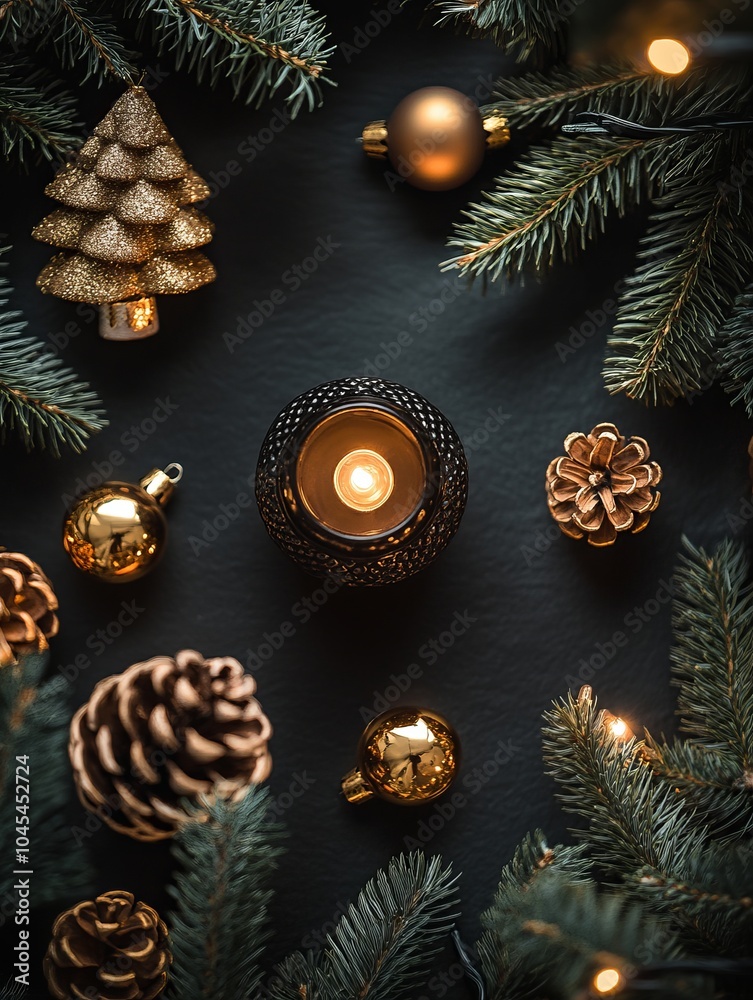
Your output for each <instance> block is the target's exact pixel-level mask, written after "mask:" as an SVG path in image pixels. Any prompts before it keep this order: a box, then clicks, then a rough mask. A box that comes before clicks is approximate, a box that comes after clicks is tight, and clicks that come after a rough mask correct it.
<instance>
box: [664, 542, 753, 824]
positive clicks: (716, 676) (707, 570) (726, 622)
mask: <svg viewBox="0 0 753 1000" xmlns="http://www.w3.org/2000/svg"><path fill="white" fill-rule="evenodd" d="M685 548H686V551H687V554H686V555H683V556H681V557H680V564H679V567H678V570H677V573H676V576H675V582H676V587H677V591H676V597H675V603H674V612H673V624H674V629H675V646H674V648H673V650H672V654H671V659H672V669H673V673H674V675H675V677H676V679H677V682H678V684H679V687H680V695H679V699H678V707H679V712H680V714H681V716H682V728H683V730H684V731H685V732H686V733H688V734H690V736H691V737H692V740H693V742H695V743H699V744H700V745H701V746H703V747H704V748H705V749H707V750H709V751H712V752H714V753H717V754H719V755H720V756H721V757H722V758H723V759H724V760H725V761H726V762H728V763H729V765H730V766H731V767H733V768H735V770H736V772H737V782H736V784H737V785H738V786H739V787H740V788H744V789H747V790H748V794H749V796H750V802H751V805H752V806H753V628H752V627H751V626H752V624H753V587H752V586H751V583H750V582H749V577H748V573H749V566H748V559H747V557H746V555H745V550H744V548H743V546H742V545H741V544H736V543H734V542H732V541H726V542H723V543H722V544H721V545H720V546H719V547H718V548H717V549H716V550H715V551H714V552H713V553H712V554H711V555H708V554H707V553H706V552H704V550H703V549H695V548H694V547H693V546H692V545H691V544H690V543H689V542H688V541H687V540H685Z"/></svg>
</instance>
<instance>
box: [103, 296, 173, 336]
mask: <svg viewBox="0 0 753 1000" xmlns="http://www.w3.org/2000/svg"><path fill="white" fill-rule="evenodd" d="M158 330H159V316H158V314H157V303H156V301H155V299H154V298H151V297H149V298H142V299H133V300H131V301H128V302H107V303H105V305H102V306H100V307H99V335H100V336H101V337H103V338H104V339H105V340H143V339H144V337H151V336H153V335H154V334H155V333H157V331H158Z"/></svg>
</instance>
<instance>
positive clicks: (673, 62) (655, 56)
mask: <svg viewBox="0 0 753 1000" xmlns="http://www.w3.org/2000/svg"><path fill="white" fill-rule="evenodd" d="M646 57H647V58H648V61H649V62H650V63H651V65H652V66H653V68H654V69H655V70H657V71H658V72H659V73H666V74H667V76H677V75H678V74H679V73H683V72H684V71H685V70H686V69H687V68H688V66H689V65H690V51H689V49H688V47H687V46H686V45H683V43H682V42H680V41H678V40H677V39H676V38H655V39H654V41H653V42H651V44H650V45H649V47H648V49H647V50H646Z"/></svg>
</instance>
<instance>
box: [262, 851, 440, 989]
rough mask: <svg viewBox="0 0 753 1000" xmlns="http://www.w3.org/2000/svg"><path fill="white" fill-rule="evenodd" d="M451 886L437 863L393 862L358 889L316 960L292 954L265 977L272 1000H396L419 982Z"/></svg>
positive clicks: (436, 941)
mask: <svg viewBox="0 0 753 1000" xmlns="http://www.w3.org/2000/svg"><path fill="white" fill-rule="evenodd" d="M457 903H458V897H457V884H456V879H455V878H454V877H453V876H452V873H451V870H450V869H449V867H448V868H443V867H442V862H441V859H440V858H432V859H431V860H427V859H426V858H425V857H424V855H423V854H422V853H419V852H414V853H412V854H409V855H399V856H398V857H395V858H393V859H392V861H391V862H390V864H389V866H388V868H387V869H386V870H382V871H378V872H377V874H376V876H375V877H374V878H373V879H371V880H370V881H369V882H368V883H367V884H366V885H365V886H364V888H363V890H362V891H361V893H360V895H359V896H358V899H357V901H356V902H355V903H352V904H351V905H350V907H349V908H348V911H347V913H345V914H344V915H343V916H342V917H341V918H340V920H339V922H338V924H337V927H336V928H335V930H334V932H333V933H332V934H330V935H328V937H327V947H326V949H325V950H324V951H323V952H322V953H321V954H319V955H313V954H308V955H304V954H295V955H292V956H291V957H290V958H289V959H288V960H287V961H286V962H284V963H282V964H281V965H279V966H278V967H277V968H276V970H275V975H274V978H273V990H272V994H271V995H272V997H273V998H274V1000H293V998H299V997H303V996H305V997H306V1000H345V998H346V997H358V998H359V1000H397V998H399V997H402V996H406V995H410V991H411V990H415V988H416V987H417V985H418V984H419V983H420V982H421V981H422V978H423V977H424V976H425V975H426V973H427V970H428V968H429V967H430V964H431V960H432V958H433V957H434V956H435V955H436V954H437V951H438V950H439V948H440V947H441V943H442V940H443V938H445V937H446V936H447V934H449V931H450V929H451V927H452V924H453V921H454V920H455V917H456V916H457V914H456V913H455V908H456V907H457Z"/></svg>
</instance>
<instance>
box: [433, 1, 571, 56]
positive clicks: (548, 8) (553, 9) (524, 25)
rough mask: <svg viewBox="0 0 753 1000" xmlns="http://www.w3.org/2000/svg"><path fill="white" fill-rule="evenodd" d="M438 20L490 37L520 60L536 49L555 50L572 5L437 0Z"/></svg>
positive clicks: (471, 32)
mask: <svg viewBox="0 0 753 1000" xmlns="http://www.w3.org/2000/svg"><path fill="white" fill-rule="evenodd" d="M433 7H434V8H437V9H438V11H439V18H438V20H437V22H436V23H437V24H444V23H446V22H448V21H455V22H456V23H457V24H458V25H459V26H460V27H462V28H464V29H465V30H466V31H468V33H469V34H472V35H474V36H475V37H477V38H491V39H492V40H493V41H494V42H496V44H497V45H499V46H501V47H502V49H503V50H504V51H505V52H515V53H516V54H517V57H518V59H519V60H522V59H527V58H528V57H529V56H530V55H531V54H532V53H534V52H535V51H545V52H551V51H555V50H556V49H557V48H558V47H559V44H560V41H561V36H562V31H563V29H564V27H565V25H566V23H567V21H568V19H569V17H570V14H571V13H572V11H573V10H574V9H575V7H574V5H573V4H564V3H561V2H560V0H536V2H532V0H469V2H467V3H466V2H464V0H436V2H435V3H434V4H433Z"/></svg>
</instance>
